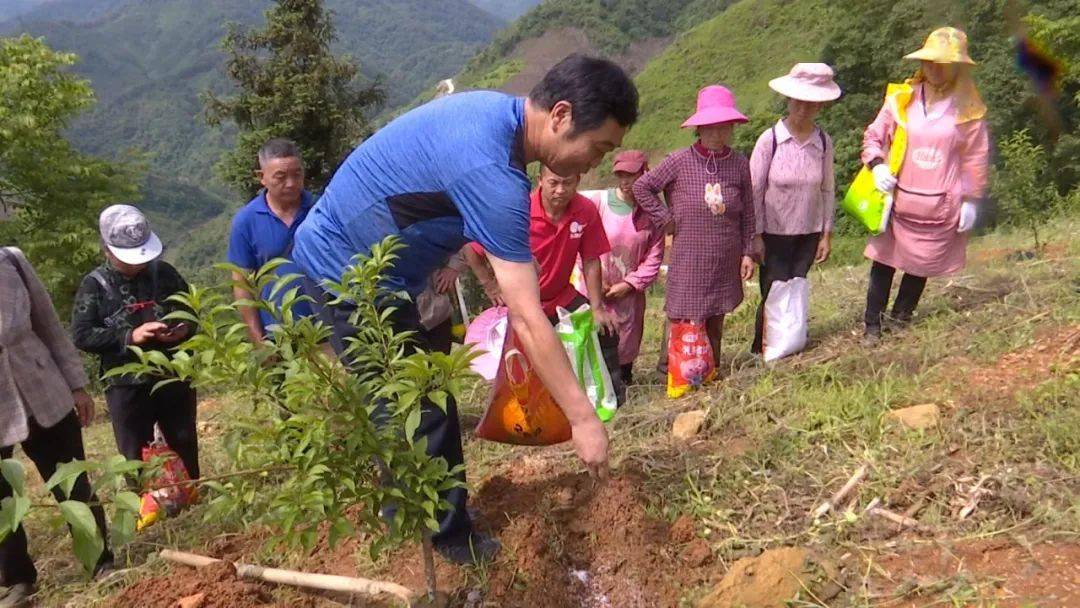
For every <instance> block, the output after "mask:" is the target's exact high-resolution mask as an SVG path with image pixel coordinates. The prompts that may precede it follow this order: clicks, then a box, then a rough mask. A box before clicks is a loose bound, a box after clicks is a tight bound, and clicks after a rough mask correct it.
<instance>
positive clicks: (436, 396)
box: [428, 391, 448, 412]
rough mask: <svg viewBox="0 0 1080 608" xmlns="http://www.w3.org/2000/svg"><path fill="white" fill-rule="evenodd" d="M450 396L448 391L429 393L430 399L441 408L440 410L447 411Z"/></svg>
mask: <svg viewBox="0 0 1080 608" xmlns="http://www.w3.org/2000/svg"><path fill="white" fill-rule="evenodd" d="M447 397H448V395H447V394H446V391H433V392H430V393H428V399H431V401H432V403H434V404H435V405H437V406H439V409H441V410H442V411H444V412H445V411H446V398H447Z"/></svg>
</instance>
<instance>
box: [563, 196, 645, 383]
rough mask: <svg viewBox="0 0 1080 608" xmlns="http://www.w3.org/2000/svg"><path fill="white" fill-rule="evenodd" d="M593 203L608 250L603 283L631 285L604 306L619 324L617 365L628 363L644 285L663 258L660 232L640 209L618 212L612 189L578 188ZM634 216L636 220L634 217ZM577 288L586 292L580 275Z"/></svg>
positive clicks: (640, 322) (637, 336)
mask: <svg viewBox="0 0 1080 608" xmlns="http://www.w3.org/2000/svg"><path fill="white" fill-rule="evenodd" d="M581 194H583V195H585V196H586V197H588V198H589V199H590V200H592V201H593V202H594V203H596V204H597V208H598V209H599V211H600V219H601V221H602V222H603V224H604V232H605V233H607V237H608V242H609V243H611V252H610V253H606V254H604V255H603V256H601V257H600V264H601V268H602V270H601V272H602V276H603V280H604V286H605V287H606V286H610V285H614V284H616V283H619V282H622V281H626V282H627V283H629V284H630V285H631V286H632V287H633V288H634V292H633V293H631V294H630V295H628V296H626V297H624V298H619V299H617V300H606V302H605V303H606V305H607V308H608V310H609V311H610V312H611V313H612V314H613V315H614V317H615V321H616V323H617V324H618V327H619V365H629V364H631V363H633V362H634V359H636V358H637V356H638V353H639V352H640V351H641V335H642V331H643V329H644V326H645V289H646V288H647V287H648V286H649V285H650V284H651V283H652V282H653V281H655V280H656V278H657V276H658V275H659V273H660V264H661V263H662V262H663V258H664V238H663V234H662V233H660V232H659V231H657V230H655V229H654V228H653V226H652V224H651V223H650V222H649V221H648V220H647V219H645V218H644V217H642V216H641V213H640V212H637V213H627V214H619V213H616V212H615V211H613V210H612V209H611V207H610V205H609V203H608V201H609V199H610V197H612V196H615V193H614V191H613V190H599V191H597V190H594V191H588V192H582V193H581ZM635 218H636V221H635ZM578 274H579V281H578V290H579V291H580V292H581V293H586V291H585V285H584V279H583V278H580V273H578Z"/></svg>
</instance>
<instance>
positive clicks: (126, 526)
mask: <svg viewBox="0 0 1080 608" xmlns="http://www.w3.org/2000/svg"><path fill="white" fill-rule="evenodd" d="M138 520H139V516H138V511H136V512H134V513H132V512H129V511H126V510H120V509H117V511H116V513H113V516H112V519H111V520H110V521H109V533H110V534H111V535H112V546H113V548H116V547H122V546H124V545H126V544H128V543H130V542H131V541H132V540H134V538H135V531H136V528H137V526H138Z"/></svg>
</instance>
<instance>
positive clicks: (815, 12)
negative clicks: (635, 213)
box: [458, 0, 1080, 192]
mask: <svg viewBox="0 0 1080 608" xmlns="http://www.w3.org/2000/svg"><path fill="white" fill-rule="evenodd" d="M1010 4H1011V3H1010V2H1008V1H1007V0H971V1H967V2H937V3H931V2H925V1H923V0H900V1H898V2H891V3H882V2H875V1H871V0H851V1H848V2H843V3H837V2H829V1H827V0H741V1H739V2H731V1H728V0H666V1H660V0H548V1H547V2H544V3H543V4H541V5H540V6H538V7H537V8H535V9H533V10H532V11H531V12H529V13H528V14H526V15H525V16H524V17H522V18H521V19H519V20H518V21H517V22H516V23H515V24H514V25H513V26H512V27H510V28H508V29H506V30H504V31H503V32H502V33H500V35H499V36H498V37H497V38H496V39H495V40H494V41H493V42H492V43H491V44H490V45H488V46H487V48H485V49H484V50H483V51H481V52H480V53H478V54H477V55H476V56H475V57H474V58H473V59H472V60H471V61H470V62H469V64H468V65H467V66H466V67H465V69H464V70H462V72H461V73H460V74H459V75H458V84H459V85H460V87H461V88H500V89H503V90H506V91H510V92H514V93H518V94H522V93H525V92H527V91H528V89H529V88H530V87H531V86H532V84H534V83H535V82H536V80H537V79H538V78H539V77H540V76H541V75H542V74H543V71H544V70H545V69H546V68H547V67H549V66H550V65H551V64H552V63H554V61H557V60H558V59H560V58H561V57H562V56H565V54H566V53H568V52H573V51H584V52H596V53H601V54H604V55H607V56H609V57H612V58H614V59H615V60H616V61H619V62H621V63H622V64H623V65H624V66H625V67H627V68H628V69H629V70H631V71H632V72H633V73H634V74H635V78H636V81H637V84H638V87H639V90H640V92H641V102H642V105H641V121H640V122H639V123H638V125H637V126H635V127H634V128H633V129H632V130H631V132H630V135H629V137H628V138H627V141H626V144H627V145H628V146H634V147H640V148H644V149H647V150H649V151H650V152H652V153H653V156H654V158H656V159H659V158H662V157H663V155H665V154H666V153H667V152H669V151H671V150H672V149H675V148H677V147H680V146H684V145H686V144H688V143H689V142H690V139H691V137H692V134H691V133H689V132H687V131H685V130H680V129H679V127H678V126H679V124H680V123H681V122H682V120H683V119H684V118H685V117H686V116H687V115H688V114H689V113H690V112H691V110H692V109H693V106H694V99H695V95H696V92H697V90H698V89H699V88H700V87H702V86H704V85H706V84H713V83H722V84H725V85H727V86H729V87H730V88H731V89H732V90H733V91H734V92H735V94H736V96H737V98H738V101H739V104H740V106H741V107H742V109H743V110H744V111H746V112H747V114H748V115H749V116H750V117H751V118H752V123H751V124H750V125H747V126H744V127H740V128H739V129H738V130H737V131H736V141H737V145H738V147H740V148H741V149H743V150H744V151H746V152H749V148H750V147H751V146H752V145H753V141H754V139H756V136H757V134H758V133H760V132H761V130H762V129H764V128H766V127H767V125H768V124H769V123H771V122H772V121H774V120H776V118H777V117H778V116H779V115H780V112H781V111H782V109H783V108H782V101H781V100H780V99H779V97H778V96H777V95H775V94H774V93H773V92H772V91H771V90H770V89H769V88H768V81H769V79H771V78H774V77H776V76H780V75H782V74H784V73H785V72H786V71H787V70H788V69H789V68H790V67H791V65H792V64H794V63H796V62H800V61H824V62H827V63H829V64H830V65H832V66H833V67H834V68H835V69H836V71H837V80H838V81H839V83H840V85H841V86H842V87H843V88H844V91H845V96H844V98H843V99H842V100H841V101H840V102H839V103H836V104H833V106H832V107H831V108H829V109H827V110H826V111H825V112H824V114H823V115H822V118H821V122H822V124H823V125H824V126H825V127H826V128H827V130H828V131H829V132H830V133H831V134H832V135H833V137H834V138H835V139H836V141H837V147H838V161H839V163H840V166H839V168H838V174H839V175H840V177H839V178H838V180H837V181H838V184H841V185H843V184H844V183H846V180H847V176H848V174H851V173H852V172H853V171H854V170H855V168H856V166H857V160H856V152H857V148H858V144H859V137H860V135H861V131H862V129H863V128H864V127H865V126H866V124H867V123H868V122H869V121H870V120H872V118H873V116H874V113H875V112H876V110H877V108H878V107H879V105H880V103H881V98H882V95H883V93H884V88H885V84H886V83H887V82H889V81H897V80H901V79H903V78H905V77H907V76H910V75H911V73H912V72H913V70H914V68H915V67H916V66H915V65H914V64H913V63H911V62H908V61H903V60H902V57H903V55H904V54H906V53H907V52H910V51H911V50H914V49H916V48H919V47H920V46H921V45H922V43H923V40H924V39H925V38H926V35H927V34H928V33H929V32H930V31H931V30H933V29H934V28H937V27H940V26H942V25H953V26H956V27H959V28H962V29H964V30H966V31H967V32H968V34H969V36H970V39H971V53H972V55H973V56H974V57H975V58H976V59H977V60H978V62H979V66H978V67H977V68H976V72H975V74H976V79H977V81H978V83H979V86H980V89H981V91H982V93H983V96H984V97H985V99H986V102H987V104H988V105H989V107H990V122H991V125H992V128H993V132H994V134H995V137H996V139H998V140H1003V139H1005V138H1007V137H1008V136H1009V135H1010V134H1014V133H1017V132H1019V131H1021V130H1023V129H1028V130H1029V132H1030V134H1031V136H1032V138H1033V140H1034V141H1040V142H1041V141H1046V140H1047V137H1046V136H1047V130H1046V128H1045V126H1044V123H1043V122H1042V121H1041V120H1040V119H1039V117H1038V116H1037V114H1036V112H1034V111H1033V105H1032V104H1033V100H1034V91H1033V88H1032V86H1031V85H1030V83H1029V82H1028V81H1027V80H1026V79H1025V77H1024V76H1023V75H1022V74H1021V73H1020V72H1019V71H1018V70H1017V69H1016V66H1015V58H1014V51H1013V46H1012V44H1013V43H1012V40H1011V36H1012V35H1013V34H1014V33H1015V31H1016V28H1015V26H1014V25H1012V24H1010V23H1009V22H1008V20H1007V18H1006V14H1007V12H1008V11H1007V7H1008V6H1009V5H1010ZM1028 4H1029V6H1030V8H1029V11H1030V12H1029V13H1028V15H1027V17H1026V20H1025V23H1028V24H1035V25H1038V24H1039V23H1044V21H1045V20H1046V19H1050V20H1054V19H1064V18H1067V17H1070V16H1073V17H1074V18H1075V15H1074V14H1075V9H1076V2H1075V0H1042V1H1036V2H1030V3H1028ZM1032 20H1034V21H1032ZM1061 23H1064V22H1061ZM1029 29H1033V28H1030V27H1029ZM1034 29H1038V28H1034ZM1066 29H1067V28H1066ZM1059 38H1060V37H1059ZM1062 44H1063V45H1068V44H1070V43H1069V42H1062ZM1076 88H1077V83H1076V80H1075V79H1074V80H1071V81H1070V80H1068V79H1067V81H1066V90H1065V91H1063V94H1062V96H1061V100H1062V104H1063V108H1064V119H1065V124H1064V128H1063V129H1062V131H1063V135H1062V136H1061V138H1060V139H1059V140H1058V142H1057V145H1056V146H1055V147H1053V149H1052V150H1051V154H1050V158H1049V162H1050V163H1051V164H1052V166H1053V170H1052V171H1051V174H1052V175H1053V176H1054V177H1055V178H1056V179H1057V181H1058V184H1057V185H1058V187H1059V188H1060V189H1061V190H1062V191H1066V192H1067V191H1069V190H1070V189H1071V187H1072V186H1073V185H1074V184H1075V183H1076V182H1077V178H1078V174H1077V167H1080V138H1078V137H1077V136H1076V132H1077V120H1078V114H1080V112H1078V110H1077V104H1076V99H1075V95H1076Z"/></svg>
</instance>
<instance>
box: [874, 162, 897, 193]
mask: <svg viewBox="0 0 1080 608" xmlns="http://www.w3.org/2000/svg"><path fill="white" fill-rule="evenodd" d="M871 172H872V173H873V174H874V185H875V186H877V189H878V190H881V191H882V192H884V193H885V194H891V193H892V191H893V188H895V187H896V176H895V175H893V174H892V173H891V172H890V171H889V165H887V164H885V163H878V164H877V165H875V166H874V168H873V169H871Z"/></svg>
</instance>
